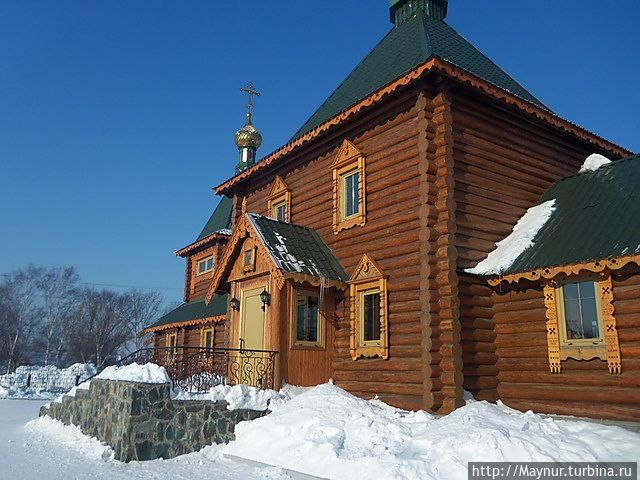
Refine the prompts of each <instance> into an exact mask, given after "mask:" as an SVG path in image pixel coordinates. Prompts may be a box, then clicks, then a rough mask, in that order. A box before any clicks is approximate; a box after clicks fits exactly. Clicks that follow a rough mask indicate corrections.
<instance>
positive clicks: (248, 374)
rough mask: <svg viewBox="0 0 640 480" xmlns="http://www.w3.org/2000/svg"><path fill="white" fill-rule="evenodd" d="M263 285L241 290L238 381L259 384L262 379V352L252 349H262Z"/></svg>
mask: <svg viewBox="0 0 640 480" xmlns="http://www.w3.org/2000/svg"><path fill="white" fill-rule="evenodd" d="M263 290H264V287H259V288H251V289H247V290H243V291H242V295H241V307H240V335H239V339H238V340H239V341H238V343H239V345H238V348H240V350H241V351H240V353H239V355H240V358H239V362H238V363H239V365H238V367H239V372H238V383H244V384H246V385H252V386H254V387H259V386H261V384H262V382H263V379H262V376H263V373H264V371H263V367H264V361H265V360H264V359H263V354H261V353H255V352H253V350H264V321H265V312H264V310H262V300H260V294H261V293H262V291H263ZM242 350H245V351H242Z"/></svg>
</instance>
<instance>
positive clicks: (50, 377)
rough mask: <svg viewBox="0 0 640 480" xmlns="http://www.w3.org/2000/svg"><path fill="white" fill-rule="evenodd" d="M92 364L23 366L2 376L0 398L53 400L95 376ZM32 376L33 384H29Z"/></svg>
mask: <svg viewBox="0 0 640 480" xmlns="http://www.w3.org/2000/svg"><path fill="white" fill-rule="evenodd" d="M95 373H96V368H95V367H94V366H93V365H92V364H85V363H75V364H73V365H71V366H70V367H68V368H58V367H56V366H54V365H48V366H46V367H42V366H36V365H23V366H20V367H18V368H17V369H16V371H15V372H13V373H9V374H6V375H0V398H25V399H52V398H55V397H56V396H57V395H59V394H60V393H61V392H66V391H68V390H69V389H70V388H72V387H73V386H75V384H76V379H78V380H79V381H83V380H85V379H86V378H89V377H91V376H92V375H95ZM29 375H31V383H30V386H29V387H28V388H27V382H28V379H29Z"/></svg>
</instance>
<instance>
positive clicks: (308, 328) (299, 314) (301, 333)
mask: <svg viewBox="0 0 640 480" xmlns="http://www.w3.org/2000/svg"><path fill="white" fill-rule="evenodd" d="M296 341H298V342H317V341H318V297H316V296H314V295H300V294H298V302H297V306H296Z"/></svg>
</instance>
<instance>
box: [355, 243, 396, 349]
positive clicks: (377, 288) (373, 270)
mask: <svg viewBox="0 0 640 480" xmlns="http://www.w3.org/2000/svg"><path fill="white" fill-rule="evenodd" d="M348 283H349V294H350V299H351V302H350V304H351V305H350V326H351V329H350V351H351V358H352V359H353V360H357V359H359V358H362V357H366V358H373V357H379V358H382V359H383V360H386V359H388V358H389V314H388V294H387V277H386V276H385V275H384V273H383V271H382V270H381V268H380V266H379V265H378V264H377V263H376V262H375V261H374V260H372V259H371V258H370V257H369V256H368V255H366V254H365V255H363V257H362V259H361V260H360V262H359V263H358V266H357V267H356V269H355V270H354V272H353V274H352V275H351V279H350V280H349V282H348ZM370 292H375V293H379V294H380V340H370V341H364V340H363V339H364V333H363V331H364V317H363V302H362V300H363V298H364V295H365V294H367V293H370Z"/></svg>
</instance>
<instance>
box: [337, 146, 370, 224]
mask: <svg viewBox="0 0 640 480" xmlns="http://www.w3.org/2000/svg"><path fill="white" fill-rule="evenodd" d="M331 167H332V169H333V233H334V234H336V235H337V234H338V233H339V232H340V231H342V230H345V229H347V228H352V227H355V226H360V227H362V226H364V225H365V224H366V222H367V200H366V190H367V189H366V179H365V171H366V162H365V157H364V156H363V155H362V153H361V152H360V150H358V149H357V148H356V146H355V145H354V144H353V143H351V142H350V141H349V140H345V141H344V142H342V145H341V146H340V148H339V149H338V155H337V156H336V159H335V160H334V162H333V164H332V166H331ZM356 171H357V172H358V174H359V179H358V213H356V214H354V215H351V216H348V217H347V216H346V212H345V208H346V207H345V205H346V203H345V199H344V179H345V178H346V177H347V176H348V175H349V174H351V173H353V172H356Z"/></svg>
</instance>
